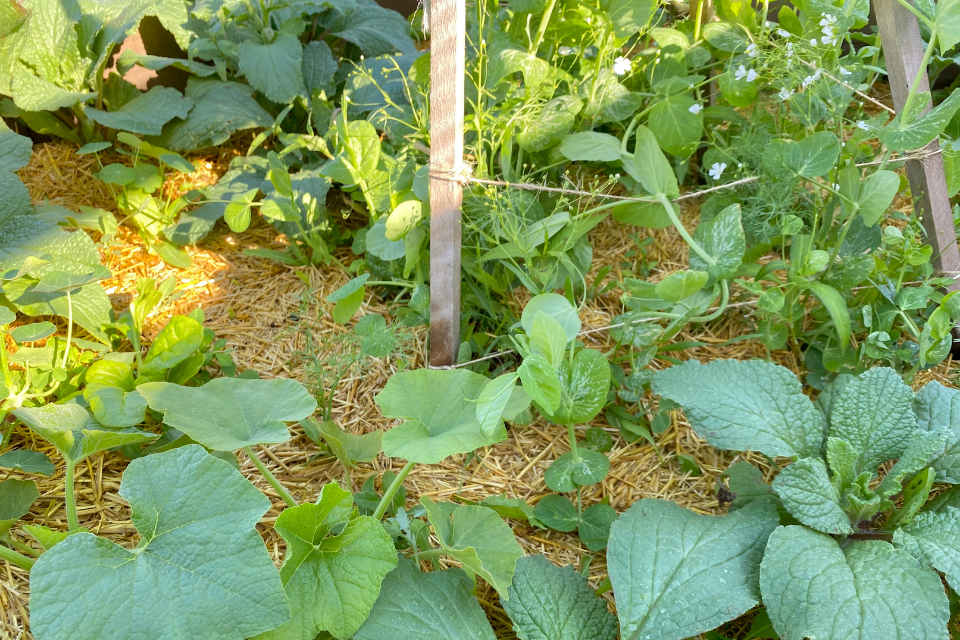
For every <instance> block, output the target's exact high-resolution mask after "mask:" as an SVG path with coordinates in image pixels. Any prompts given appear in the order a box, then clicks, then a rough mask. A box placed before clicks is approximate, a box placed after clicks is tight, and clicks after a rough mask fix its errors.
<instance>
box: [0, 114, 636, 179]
mask: <svg viewBox="0 0 960 640" xmlns="http://www.w3.org/2000/svg"><path fill="white" fill-rule="evenodd" d="M619 144H620V143H617V157H618V158H619V157H620V146H619ZM32 153H33V141H32V140H30V138H28V137H27V136H22V135H20V134H18V133H15V132H13V131H12V130H11V129H9V128H7V126H6V124H4V125H0V171H16V170H17V169H22V168H23V167H25V166H27V165H28V164H30V156H31V155H32Z"/></svg>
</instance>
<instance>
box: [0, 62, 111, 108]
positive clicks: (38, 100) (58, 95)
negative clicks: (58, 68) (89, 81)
mask: <svg viewBox="0 0 960 640" xmlns="http://www.w3.org/2000/svg"><path fill="white" fill-rule="evenodd" d="M20 69H23V67H22V66H21V67H20ZM11 86H12V89H13V101H14V103H16V105H17V106H18V107H19V108H21V109H23V110H24V111H56V110H58V109H63V108H70V107H74V106H76V105H78V104H80V103H83V102H86V101H88V100H92V99H93V98H95V97H96V96H97V94H96V93H91V92H89V91H70V90H69V89H64V88H62V87H59V86H57V85H56V84H54V83H53V82H49V81H47V80H44V79H43V78H38V77H37V76H35V75H32V74H30V73H29V72H28V71H26V70H25V69H24V70H23V71H21V72H19V73H17V75H15V76H14V77H13V83H12V85H11Z"/></svg>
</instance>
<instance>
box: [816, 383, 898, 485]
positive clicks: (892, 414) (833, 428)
mask: <svg viewBox="0 0 960 640" xmlns="http://www.w3.org/2000/svg"><path fill="white" fill-rule="evenodd" d="M829 422H830V435H831V436H836V437H839V438H843V439H844V440H846V441H847V442H849V443H850V444H851V445H853V448H854V449H855V450H856V451H858V452H859V453H860V460H859V461H858V462H859V464H858V467H857V472H858V473H859V472H861V471H869V472H871V473H876V471H877V467H878V466H879V465H880V463H882V462H886V461H887V460H891V459H893V458H898V457H900V454H901V453H903V451H904V449H905V448H906V445H907V443H908V441H909V439H910V435H911V433H912V432H914V431H915V430H916V429H917V420H916V417H915V416H914V413H913V391H912V390H911V389H910V387H908V386H907V385H905V384H904V383H903V380H902V379H901V378H900V376H899V375H898V374H897V373H896V372H895V371H894V370H893V369H890V368H887V367H878V368H875V369H870V370H869V371H866V372H864V373H861V374H860V375H858V376H857V377H856V378H854V379H852V380H851V381H850V382H848V383H847V385H846V386H845V387H844V388H843V391H841V392H840V396H839V397H838V398H837V399H836V400H835V401H834V403H833V408H832V410H831V411H830V416H829Z"/></svg>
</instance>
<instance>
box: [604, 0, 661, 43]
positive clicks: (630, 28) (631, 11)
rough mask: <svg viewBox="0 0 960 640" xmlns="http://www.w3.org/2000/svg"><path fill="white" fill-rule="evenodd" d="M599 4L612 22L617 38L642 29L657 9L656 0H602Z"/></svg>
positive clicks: (630, 34)
mask: <svg viewBox="0 0 960 640" xmlns="http://www.w3.org/2000/svg"><path fill="white" fill-rule="evenodd" d="M600 6H601V7H602V8H603V10H604V11H606V12H607V16H608V17H609V18H610V21H611V22H612V23H613V32H614V35H616V37H617V38H621V39H622V38H629V37H630V36H632V35H633V34H635V33H637V32H638V31H640V30H642V29H644V28H645V27H646V26H647V23H648V22H650V18H652V17H653V14H654V12H655V11H656V10H657V2H656V0H603V2H601V3H600Z"/></svg>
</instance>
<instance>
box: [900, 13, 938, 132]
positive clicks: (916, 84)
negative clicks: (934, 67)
mask: <svg viewBox="0 0 960 640" xmlns="http://www.w3.org/2000/svg"><path fill="white" fill-rule="evenodd" d="M900 3H901V4H904V2H903V0H900ZM907 4H909V3H907ZM936 46H937V27H936V25H931V26H930V42H929V43H927V50H926V51H924V52H923V60H921V61H920V67H919V68H918V69H917V75H916V77H914V79H913V84H912V85H910V93H909V94H908V95H907V100H906V102H904V103H903V109H901V110H900V114H901V115H900V128H901V129H903V128H904V127H906V126H907V125H908V124H910V107H911V106H913V101H914V100H915V99H916V97H917V89H919V88H920V83H921V82H922V81H923V76H924V75H926V73H927V65H928V64H930V56H932V55H933V50H934V48H936Z"/></svg>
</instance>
